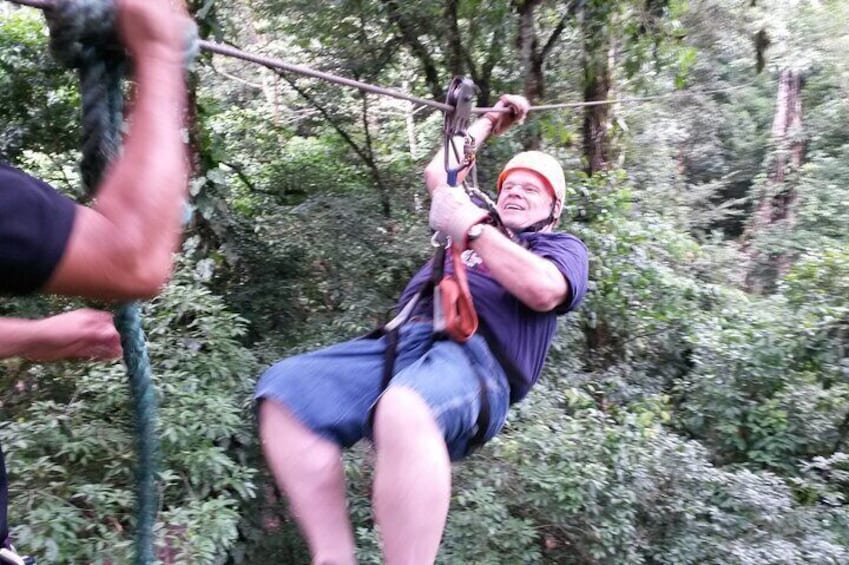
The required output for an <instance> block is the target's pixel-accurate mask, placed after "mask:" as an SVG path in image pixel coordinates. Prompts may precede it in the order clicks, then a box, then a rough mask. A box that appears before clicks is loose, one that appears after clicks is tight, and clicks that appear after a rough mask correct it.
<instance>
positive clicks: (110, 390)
mask: <svg viewBox="0 0 849 565" xmlns="http://www.w3.org/2000/svg"><path fill="white" fill-rule="evenodd" d="M193 268H194V266H193V265H189V264H187V265H186V266H185V267H184V269H183V270H182V271H181V272H180V274H179V275H178V277H177V279H176V280H175V281H174V282H173V283H172V284H171V285H170V286H169V287H168V288H167V289H166V290H165V292H164V293H163V294H162V295H161V296H160V297H158V298H157V299H156V300H155V301H153V302H152V303H150V304H149V305H148V306H147V307H146V308H145V322H144V323H145V330H146V332H147V336H148V340H149V352H150V356H151V362H152V366H153V372H154V378H155V383H156V387H157V391H158V392H159V394H160V397H159V403H160V416H159V417H160V422H159V425H160V429H159V434H160V440H161V444H162V457H163V462H162V468H161V471H160V478H161V492H160V496H161V504H162V509H161V512H160V515H159V518H158V525H157V546H158V548H159V549H158V551H159V555H160V557H161V558H162V559H170V561H168V562H171V563H213V562H215V560H216V559H218V558H219V557H220V556H221V555H222V553H223V552H225V551H226V550H227V548H229V547H230V546H232V544H233V542H234V541H235V538H236V535H237V531H236V526H237V523H238V521H239V503H240V501H241V500H245V499H249V498H252V497H253V496H254V490H255V487H254V470H253V469H252V468H251V467H250V466H247V465H245V464H244V463H243V462H240V459H239V453H240V452H242V451H243V450H244V446H247V445H250V444H252V443H253V439H252V437H253V434H252V430H251V427H250V425H249V424H250V422H251V418H250V417H249V415H248V414H249V413H248V412H247V406H246V399H247V398H248V395H249V391H250V383H251V382H252V378H251V377H252V376H253V375H254V374H255V373H256V369H255V365H254V361H253V357H252V355H251V353H250V352H249V351H247V350H246V349H244V348H243V347H242V346H241V345H240V344H239V343H238V339H239V338H240V336H242V335H243V334H244V331H245V326H244V320H243V319H242V318H240V317H238V316H235V315H233V314H231V313H229V312H228V311H227V309H226V308H225V306H224V305H223V303H222V302H221V300H220V299H219V298H216V297H215V296H213V295H212V294H211V293H210V292H209V291H208V290H206V289H205V288H204V286H203V284H201V282H200V280H199V279H198V278H197V277H196V276H195V275H194V274H193V272H192V269H193ZM28 373H30V374H32V375H36V374H37V375H38V376H39V379H38V383H39V385H40V386H45V385H50V384H51V383H58V384H60V385H61V386H60V387H55V386H51V387H50V388H51V389H53V394H49V393H46V394H43V395H39V396H40V398H35V399H33V400H32V402H30V403H29V404H21V405H19V406H18V407H17V409H16V410H15V413H12V414H10V415H9V416H10V418H9V420H8V421H7V422H6V423H5V425H4V426H3V428H2V432H0V435H2V440H3V444H4V447H5V449H6V453H7V461H8V464H9V470H10V473H11V474H10V482H11V522H12V524H13V526H14V528H13V531H14V534H15V536H16V538H17V539H18V540H19V542H18V544H19V545H21V546H22V547H24V548H25V549H26V550H27V551H32V552H35V553H38V554H39V555H41V556H42V557H40V560H44V561H45V562H47V563H79V562H87V563H106V562H121V563H124V562H128V561H129V560H130V554H129V552H130V551H131V549H132V536H131V531H132V528H133V523H134V519H133V499H134V494H133V488H134V480H133V469H134V464H135V463H134V457H133V449H134V443H133V424H132V415H131V412H130V410H129V409H130V399H129V394H128V393H129V390H128V386H127V383H126V374H125V372H124V369H123V367H122V366H121V365H86V364H71V363H67V364H61V365H52V366H46V365H45V366H33V367H31V368H30V369H29V370H28ZM59 391H63V392H62V393H61V394H56V393H57V392H59ZM166 556H168V557H166Z"/></svg>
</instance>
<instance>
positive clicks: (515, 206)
mask: <svg viewBox="0 0 849 565" xmlns="http://www.w3.org/2000/svg"><path fill="white" fill-rule="evenodd" d="M504 209H505V210H518V211H520V212H521V211H522V210H523V208H522V207H521V206H519V205H517V204H507V205H506V206H504Z"/></svg>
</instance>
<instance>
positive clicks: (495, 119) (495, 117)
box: [483, 94, 531, 135]
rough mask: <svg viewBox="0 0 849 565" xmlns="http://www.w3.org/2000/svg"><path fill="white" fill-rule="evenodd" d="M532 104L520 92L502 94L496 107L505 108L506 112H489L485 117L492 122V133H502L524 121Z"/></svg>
mask: <svg viewBox="0 0 849 565" xmlns="http://www.w3.org/2000/svg"><path fill="white" fill-rule="evenodd" d="M530 107H531V105H530V103H529V102H528V99H527V98H525V97H524V96H520V95H518V94H502V95H501V98H499V99H498V103H496V104H495V106H493V108H495V109H499V110H500V109H505V110H509V111H505V112H487V113H486V114H484V115H483V117H484V118H486V119H487V120H489V121H490V122H492V132H491V133H492V135H501V134H502V133H504V132H505V131H507V130H508V129H510V128H511V127H512V126H514V125H516V124H521V123H524V121H525V117H527V115H528V110H529V109H530Z"/></svg>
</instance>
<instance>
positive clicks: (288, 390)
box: [256, 323, 510, 461]
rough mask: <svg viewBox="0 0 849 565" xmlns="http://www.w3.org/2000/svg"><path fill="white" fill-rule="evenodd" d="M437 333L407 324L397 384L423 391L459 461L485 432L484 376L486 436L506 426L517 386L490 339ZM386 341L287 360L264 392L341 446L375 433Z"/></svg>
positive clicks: (268, 375)
mask: <svg viewBox="0 0 849 565" xmlns="http://www.w3.org/2000/svg"><path fill="white" fill-rule="evenodd" d="M431 335H432V327H431V324H429V323H408V324H405V325H404V326H402V327H401V331H400V339H399V344H398V353H397V358H396V361H395V373H394V377H393V378H392V380H391V381H390V383H389V386H390V387H393V386H405V387H409V388H412V389H414V390H415V391H416V392H418V393H419V395H421V397H422V398H423V399H424V401H425V402H426V403H427V404H428V406H430V408H431V410H432V411H433V415H434V417H435V419H436V422H437V424H438V425H439V428H440V429H441V430H442V434H443V437H444V438H445V443H446V445H447V447H448V453H449V455H450V457H451V459H452V460H454V461H456V460H458V459H461V458H463V457H464V456H466V455H468V453H469V452H470V445H469V444H470V441H471V439H472V438H473V437H474V436H475V433H476V431H477V426H476V424H477V419H478V413H479V411H480V406H481V388H482V387H481V382H483V383H484V387H485V388H486V392H487V399H488V400H489V423H488V426H487V431H486V434H485V436H484V438H485V440H489V439H491V438H492V437H494V436H495V435H496V434H497V433H498V432H499V431H500V430H501V428H502V426H503V425H504V420H505V418H506V417H507V408H508V406H509V403H510V388H509V385H508V384H507V377H506V375H505V374H504V371H503V370H502V368H501V366H500V365H499V364H498V362H497V361H496V360H495V358H494V357H493V355H492V353H491V352H490V351H489V348H488V347H487V345H486V342H485V341H484V339H483V338H482V337H480V336H475V337H473V338H472V339H471V340H469V341H468V342H467V343H465V344H463V345H460V344H458V343H455V342H453V341H450V340H439V341H432V339H431ZM386 344H387V340H386V337H380V338H377V339H374V338H359V339H354V340H352V341H346V342H344V343H340V344H337V345H334V346H331V347H328V348H325V349H321V350H318V351H314V352H312V353H306V354H303V355H296V356H294V357H290V358H288V359H284V360H283V361H280V362H279V363H277V364H276V365H274V366H272V367H271V368H270V369H268V370H267V371H266V372H265V373H264V374H263V375H262V377H261V378H260V381H259V383H258V384H257V388H256V398H257V400H260V399H271V400H275V401H277V402H280V403H282V404H283V405H285V406H286V407H287V408H289V410H291V411H292V413H293V414H294V415H295V416H296V417H297V418H298V419H299V420H300V421H301V422H303V423H304V424H305V425H306V426H307V427H309V428H310V429H311V430H312V431H314V432H315V433H317V434H319V435H321V436H322V437H325V438H327V439H329V440H331V441H333V442H335V443H337V444H338V445H340V446H341V447H350V446H352V445H354V444H355V443H356V442H358V441H359V440H360V439H362V438H363V437H367V438H369V439H371V438H372V432H371V429H370V425H369V415H370V413H371V411H372V409H373V408H374V406H375V405H376V403H377V401H378V399H379V398H380V395H381V393H382V390H381V384H382V381H383V366H384V354H385V352H386ZM479 379H482V380H479ZM411 440H412V438H411Z"/></svg>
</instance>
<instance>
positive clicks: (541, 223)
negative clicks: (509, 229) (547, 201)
mask: <svg viewBox="0 0 849 565" xmlns="http://www.w3.org/2000/svg"><path fill="white" fill-rule="evenodd" d="M556 207H557V202H556V201H555V202H554V203H553V204H552V205H551V211H550V212H549V213H548V217H547V218H545V219H544V220H540V221H538V222H534V223H533V224H531V225H529V226H528V227H526V228H524V229H521V230H519V231H518V232H517V233H528V232H535V231H540V230H541V229H543V228H545V227H546V226H550V225H551V224H553V223H554V222H556V221H557V218H555V217H554V210H555V208H556Z"/></svg>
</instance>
